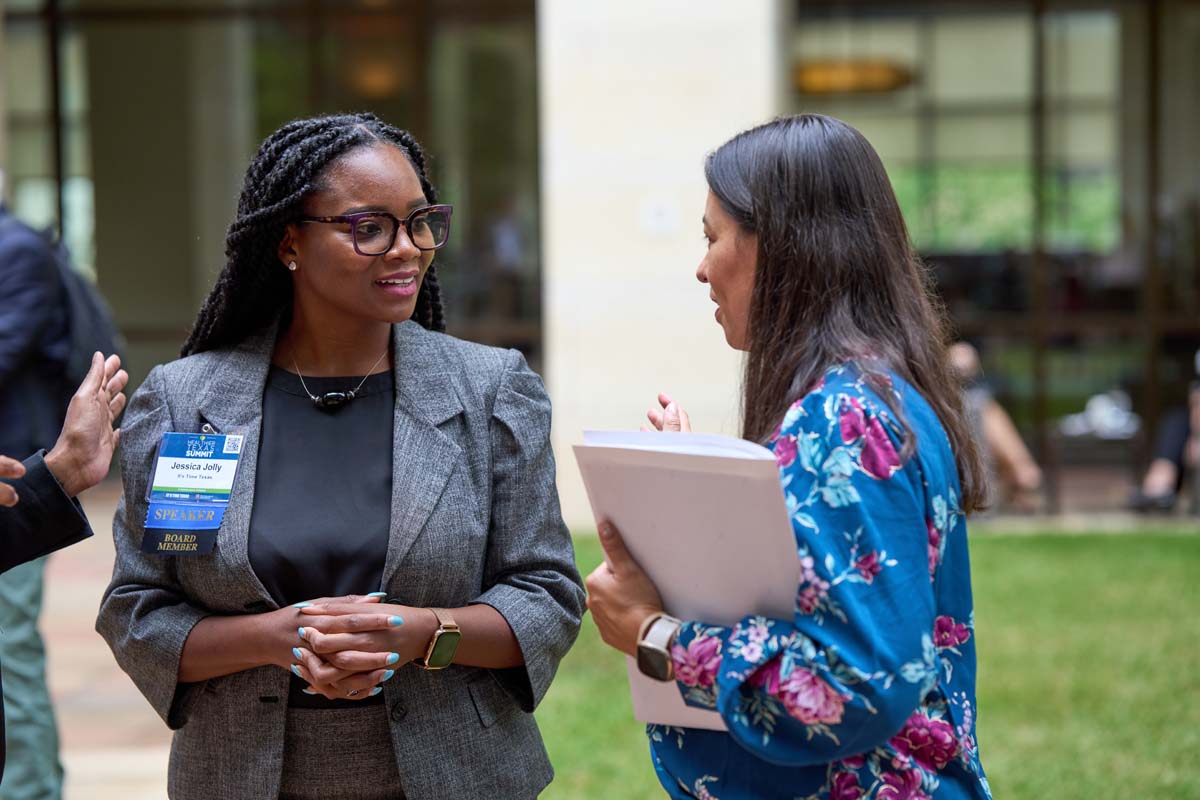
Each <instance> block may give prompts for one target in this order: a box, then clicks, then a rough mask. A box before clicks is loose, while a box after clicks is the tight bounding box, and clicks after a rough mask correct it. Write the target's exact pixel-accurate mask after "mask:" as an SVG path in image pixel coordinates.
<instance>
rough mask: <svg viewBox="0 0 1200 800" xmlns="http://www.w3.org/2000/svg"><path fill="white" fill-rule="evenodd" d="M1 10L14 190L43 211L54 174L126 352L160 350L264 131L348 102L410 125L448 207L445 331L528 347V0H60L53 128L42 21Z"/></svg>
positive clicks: (531, 136)
mask: <svg viewBox="0 0 1200 800" xmlns="http://www.w3.org/2000/svg"><path fill="white" fill-rule="evenodd" d="M7 8H8V10H9V11H10V15H8V16H6V26H5V30H4V45H5V46H4V48H3V57H4V64H3V66H4V79H5V80H6V82H7V84H8V97H9V102H8V104H7V117H8V119H7V125H8V137H7V138H8V143H9V162H10V163H12V164H13V165H14V170H13V171H12V172H13V174H11V175H10V190H11V192H12V194H13V195H14V196H15V197H16V203H15V205H16V207H17V210H18V212H19V213H21V214H22V216H24V217H26V218H27V219H30V220H31V221H33V222H35V223H37V224H42V225H49V224H54V223H57V220H56V204H57V202H58V190H59V189H60V188H61V198H62V204H63V209H64V213H63V220H62V227H63V231H64V235H65V237H66V239H67V241H68V243H69V244H70V246H71V249H72V251H73V253H74V255H75V258H76V261H77V262H79V263H80V264H81V265H82V266H83V267H84V268H85V269H88V268H90V267H91V266H92V265H93V264H94V265H95V272H96V274H97V275H98V277H99V281H100V285H101V288H102V289H103V290H104V291H105V292H106V294H107V295H108V297H109V299H110V301H111V303H112V305H113V306H114V310H115V313H116V316H117V320H118V323H119V324H120V325H121V326H122V328H123V329H124V331H125V333H126V334H127V338H129V340H130V344H131V352H132V354H133V358H132V361H133V364H134V366H135V367H136V366H138V363H137V362H139V361H142V360H145V361H146V362H148V363H153V362H154V361H160V360H163V359H165V358H170V357H171V354H172V352H173V351H174V350H175V349H176V348H177V347H178V344H179V341H180V339H181V337H182V335H183V332H184V331H186V329H187V326H188V325H189V324H190V322H191V320H192V318H193V316H194V314H195V309H196V307H197V306H198V304H199V303H200V301H201V300H202V298H203V297H204V295H205V294H207V292H208V291H209V288H210V287H211V285H212V281H213V279H214V277H215V275H216V273H217V272H218V271H219V269H220V268H221V266H222V265H223V263H224V254H223V250H224V237H225V231H226V228H227V226H228V224H229V222H230V220H231V219H232V217H233V214H234V207H235V204H236V200H237V197H238V194H239V192H240V190H241V182H242V175H243V173H244V171H245V168H246V165H247V163H248V162H249V160H250V158H251V156H252V155H253V152H254V150H255V148H256V147H257V145H258V143H259V142H260V141H261V139H262V138H263V137H264V136H266V135H267V134H269V133H270V132H272V131H274V130H275V129H277V128H278V127H279V126H280V125H282V124H284V123H285V122H287V121H289V120H291V119H294V118H296V117H301V116H306V115H311V114H318V113H332V112H338V111H347V110H369V111H373V112H374V113H376V114H378V115H379V116H381V117H382V118H383V119H385V120H387V121H388V122H390V123H392V124H395V125H397V126H399V127H403V128H407V129H409V130H411V131H413V133H414V134H415V135H416V136H417V138H418V139H419V140H420V141H421V143H422V144H423V145H424V146H425V147H426V149H427V151H428V152H429V154H430V156H431V162H430V165H431V172H432V177H433V180H434V182H435V183H436V184H437V185H438V187H439V189H440V192H441V198H442V199H443V200H444V201H445V202H450V203H454V204H455V205H456V206H457V208H456V213H455V216H454V221H455V225H454V228H453V231H452V235H451V245H450V246H449V247H448V248H447V249H446V250H444V251H442V252H440V253H439V255H438V259H439V264H440V266H441V268H442V282H443V286H444V288H445V291H446V295H447V298H446V299H447V315H448V322H449V325H450V329H451V332H452V333H455V334H458V335H462V336H465V337H468V338H472V339H475V340H478V341H483V342H486V343H491V344H501V345H506V346H512V347H518V348H520V349H521V350H523V351H525V352H526V353H527V354H528V355H529V356H530V360H531V361H533V362H534V363H536V362H537V360H538V356H539V350H540V339H541V329H540V291H539V287H540V280H539V274H540V270H539V260H538V259H539V253H538V246H537V242H538V235H537V218H538V203H537V187H538V177H537V117H536V70H535V60H534V59H535V44H534V24H533V4H532V2H525V3H522V2H517V1H516V0H514V1H513V2H505V3H497V4H495V5H491V4H489V6H488V9H487V10H486V11H481V10H480V9H481V6H474V5H470V6H463V5H461V4H453V5H445V6H441V5H435V4H431V3H425V2H413V1H411V0H361V2H356V3H353V4H347V3H341V2H332V1H330V2H323V1H322V2H300V1H299V0H211V1H210V2H203V1H202V0H186V1H185V2H183V3H175V2H169V1H168V0H64V2H63V3H62V5H61V6H60V9H61V14H62V19H61V22H62V30H63V34H62V37H61V39H60V41H59V51H60V54H61V59H62V61H61V64H62V72H61V75H62V86H61V117H60V120H59V123H60V124H59V125H58V127H57V128H56V127H55V125H54V120H53V114H52V110H51V108H50V105H51V98H50V96H49V95H50V92H49V76H48V70H47V68H46V63H47V62H46V52H47V42H46V37H45V32H44V28H43V26H42V20H41V18H39V17H36V16H34V15H31V14H28V13H27V12H26V13H23V14H20V13H19V14H17V15H16V16H15V17H14V16H12V15H11V10H12V8H13V5H12V4H11V3H10V4H9V5H8V6H7ZM127 12H136V13H127ZM55 135H58V136H59V141H60V142H61V144H62V156H63V163H62V180H63V182H62V185H61V187H59V186H58V185H57V184H56V182H55V166H54V142H55Z"/></svg>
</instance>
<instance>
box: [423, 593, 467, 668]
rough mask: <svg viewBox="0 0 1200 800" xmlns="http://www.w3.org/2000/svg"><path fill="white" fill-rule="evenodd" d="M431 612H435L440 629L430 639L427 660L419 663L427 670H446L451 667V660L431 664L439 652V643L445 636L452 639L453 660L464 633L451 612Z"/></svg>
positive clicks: (440, 610) (426, 654)
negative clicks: (436, 652) (435, 653)
mask: <svg viewBox="0 0 1200 800" xmlns="http://www.w3.org/2000/svg"><path fill="white" fill-rule="evenodd" d="M429 610H430V611H432V612H433V615H434V616H435V617H437V621H438V627H437V630H435V631H434V632H433V636H431V637H430V639H429V647H428V648H426V650H425V658H423V659H418V661H417V663H418V664H420V665H421V666H422V667H424V668H425V669H432V670H437V669H444V668H445V667H448V666H450V660H447V661H446V662H445V663H439V664H433V663H431V661H432V659H433V655H434V651H436V650H437V647H438V642H439V641H441V639H442V637H444V636H449V637H452V641H451V650H450V659H451V660H452V659H453V657H454V656H453V653H454V650H455V649H457V647H458V640H459V639H460V638H461V637H462V632H461V631H460V630H459V627H458V623H457V622H455V621H454V617H453V616H451V614H450V612H449V611H447V610H446V609H444V608H432V607H431V608H430V609H429Z"/></svg>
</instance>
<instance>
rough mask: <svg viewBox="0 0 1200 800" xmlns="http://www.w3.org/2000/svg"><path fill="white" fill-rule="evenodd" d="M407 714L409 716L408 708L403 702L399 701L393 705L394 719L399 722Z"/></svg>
mask: <svg viewBox="0 0 1200 800" xmlns="http://www.w3.org/2000/svg"><path fill="white" fill-rule="evenodd" d="M406 716H408V709H407V708H405V707H404V704H403V703H400V702H397V703H396V704H395V705H393V706H392V720H393V721H395V722H399V721H400V720H402V719H404V718H405V717H406Z"/></svg>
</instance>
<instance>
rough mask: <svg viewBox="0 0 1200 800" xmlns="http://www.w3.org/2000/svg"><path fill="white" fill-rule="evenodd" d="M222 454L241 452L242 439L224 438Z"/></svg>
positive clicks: (238, 437) (236, 437)
mask: <svg viewBox="0 0 1200 800" xmlns="http://www.w3.org/2000/svg"><path fill="white" fill-rule="evenodd" d="M223 452H226V453H240V452H242V437H241V436H226V437H225V450H224V451H223Z"/></svg>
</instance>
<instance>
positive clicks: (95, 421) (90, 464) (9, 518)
mask: <svg viewBox="0 0 1200 800" xmlns="http://www.w3.org/2000/svg"><path fill="white" fill-rule="evenodd" d="M128 380H129V375H128V374H127V373H126V372H125V370H123V369H121V359H120V358H119V357H118V356H116V355H113V356H110V357H109V358H108V359H107V360H106V359H105V358H104V356H103V355H102V354H101V353H95V354H93V356H92V366H91V369H90V370H89V371H88V374H87V376H86V377H85V378H84V380H83V383H82V384H80V386H79V389H78V390H77V391H76V392H75V395H74V396H73V397H72V398H71V403H70V405H69V406H67V415H66V419H65V420H64V421H63V427H62V431H60V432H59V435H58V440H57V441H56V442H55V443H54V447H53V448H52V449H51V450H50V452H46V451H44V450H39V451H37V452H36V453H34V454H33V455H30V456H29V457H28V458H26V459H25V460H24V462H21V461H17V460H15V459H13V458H10V457H8V456H4V455H0V572H7V571H8V570H10V569H13V568H14V567H18V566H20V565H21V564H24V563H26V562H29V561H32V560H34V559H37V558H41V557H42V556H45V555H48V554H50V553H53V552H54V551H56V550H60V549H62V548H64V547H66V546H68V545H72V544H75V543H76V542H79V541H82V540H83V539H86V538H87V537H89V536H91V535H92V530H91V527H90V526H89V525H88V521H87V517H86V516H84V513H83V507H82V506H80V504H79V501H78V500H77V499H76V497H77V496H78V495H79V494H80V493H81V492H84V491H86V490H87V489H90V488H91V487H93V486H95V485H96V484H97V483H99V482H100V481H101V480H102V479H103V478H104V477H105V476H106V475H107V474H108V466H109V462H110V461H112V455H113V450H114V449H115V448H116V446H117V440H118V438H119V435H120V431H118V430H113V421H114V420H115V419H116V418H117V417H118V416H120V414H121V409H123V408H124V407H125V395H124V394H123V393H122V392H123V390H124V388H125V384H126V383H127V382H128ZM4 722H5V719H4V711H3V708H2V707H0V778H3V776H4V766H5V761H6V747H5V744H4V728H5V725H4ZM18 754H19V755H21V756H25V755H27V754H26V753H25V752H24V751H23V750H19V751H18ZM26 766H27V765H25V764H24V763H22V764H21V765H19V766H18V767H17V770H18V774H20V773H23V772H25V770H26ZM0 785H2V784H0Z"/></svg>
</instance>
